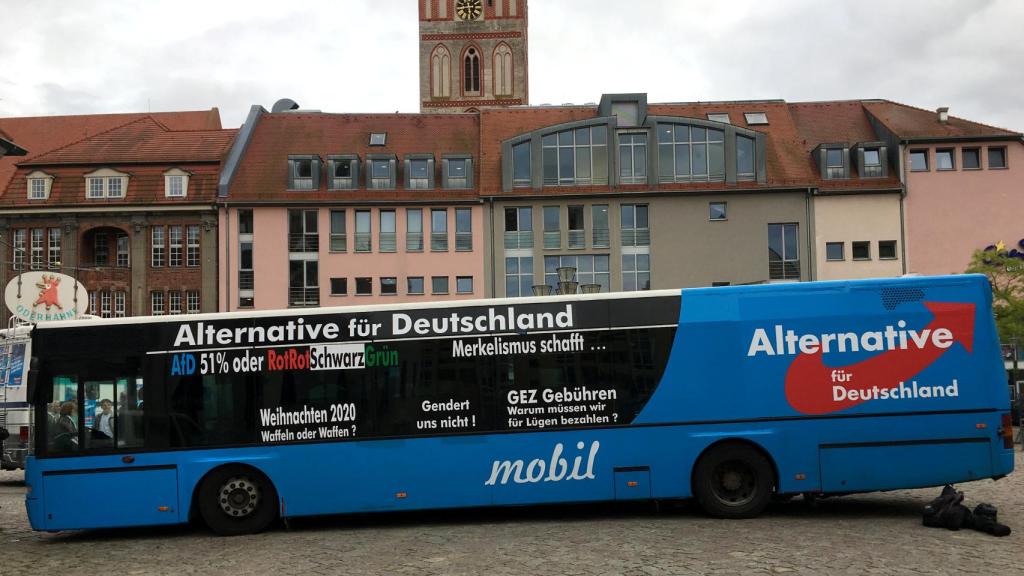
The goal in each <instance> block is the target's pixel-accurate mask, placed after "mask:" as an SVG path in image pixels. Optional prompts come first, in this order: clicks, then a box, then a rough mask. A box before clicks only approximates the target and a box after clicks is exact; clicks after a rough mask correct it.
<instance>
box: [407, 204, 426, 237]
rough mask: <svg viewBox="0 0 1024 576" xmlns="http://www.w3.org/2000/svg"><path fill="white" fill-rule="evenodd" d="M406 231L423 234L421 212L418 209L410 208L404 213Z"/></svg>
mask: <svg viewBox="0 0 1024 576" xmlns="http://www.w3.org/2000/svg"><path fill="white" fill-rule="evenodd" d="M405 218H406V231H407V232H410V233H413V234H418V233H421V232H423V211H422V210H421V209H420V208H410V209H408V210H406V211H405Z"/></svg>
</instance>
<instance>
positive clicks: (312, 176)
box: [288, 155, 320, 190]
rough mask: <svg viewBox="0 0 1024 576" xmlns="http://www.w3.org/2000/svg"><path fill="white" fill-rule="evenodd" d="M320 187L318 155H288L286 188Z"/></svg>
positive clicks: (309, 188)
mask: <svg viewBox="0 0 1024 576" xmlns="http://www.w3.org/2000/svg"><path fill="white" fill-rule="evenodd" d="M319 188H320V157H319V156H316V155H308V156H289V157H288V189H289V190H317V189H319Z"/></svg>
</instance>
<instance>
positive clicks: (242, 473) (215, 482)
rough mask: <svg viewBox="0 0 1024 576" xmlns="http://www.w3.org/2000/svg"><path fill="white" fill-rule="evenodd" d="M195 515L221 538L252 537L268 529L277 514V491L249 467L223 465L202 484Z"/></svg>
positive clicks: (264, 477)
mask: <svg viewBox="0 0 1024 576" xmlns="http://www.w3.org/2000/svg"><path fill="white" fill-rule="evenodd" d="M199 513H200V514H201V515H202V517H203V520H204V521H205V522H206V525H207V526H209V527H210V529H211V530H213V531H214V532H216V533H217V534H220V535H221V536H237V535H241V534H254V533H256V532H259V531H261V530H263V529H265V528H266V527H267V526H269V525H270V523H271V522H272V521H273V520H274V518H275V516H276V515H277V491H276V490H274V486H273V484H271V483H270V480H268V479H267V477H266V476H264V475H263V474H261V473H260V472H258V471H256V470H255V469H253V468H249V467H247V466H224V467H223V468H218V469H216V470H214V471H213V472H211V473H210V474H209V475H208V476H207V477H206V479H205V480H204V481H203V484H202V487H201V488H200V489H199Z"/></svg>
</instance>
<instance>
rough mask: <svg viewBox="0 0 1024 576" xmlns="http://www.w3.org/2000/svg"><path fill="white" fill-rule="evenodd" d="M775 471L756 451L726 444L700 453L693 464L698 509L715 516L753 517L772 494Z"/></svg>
mask: <svg viewBox="0 0 1024 576" xmlns="http://www.w3.org/2000/svg"><path fill="white" fill-rule="evenodd" d="M774 483H775V474H774V472H773V471H772V465H771V462H769V461H768V458H766V457H765V455H764V454H763V453H761V452H760V451H759V450H757V449H755V448H753V447H751V446H749V445H746V444H741V443H734V442H730V443H726V444H721V445H719V446H716V447H714V448H712V449H711V450H710V451H709V452H707V453H706V454H704V455H703V456H701V458H700V460H699V461H698V462H697V465H696V467H694V472H693V493H694V496H696V497H697V501H698V502H700V505H701V508H703V509H704V511H705V512H707V513H708V514H710V515H712V516H717V517H719V518H753V517H754V516H757V515H758V514H760V513H761V512H762V511H763V510H764V509H765V507H766V506H767V505H768V502H769V501H770V500H771V496H772V486H773V485H774Z"/></svg>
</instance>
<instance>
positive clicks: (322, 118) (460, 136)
mask: <svg viewBox="0 0 1024 576" xmlns="http://www.w3.org/2000/svg"><path fill="white" fill-rule="evenodd" d="M478 127H479V117H478V116H477V115H475V114H324V113H314V112H282V113H277V114H270V113H267V114H263V116H262V117H261V118H260V120H259V122H258V123H257V124H256V128H255V129H254V131H253V135H252V139H251V140H250V142H249V145H248V148H247V149H246V152H245V155H244V156H243V157H242V160H241V162H240V164H239V167H238V171H237V173H236V174H235V177H234V179H233V180H232V182H231V186H230V189H229V199H230V200H231V201H239V200H247V201H282V200H286V201H292V202H307V201H310V202H311V201H333V202H337V201H354V202H364V201H403V200H405V201H430V200H434V199H437V200H441V199H476V198H477V197H478V195H477V192H476V190H442V189H440V176H439V175H440V166H441V159H442V155H443V154H458V153H468V154H471V155H472V156H473V158H474V163H473V164H474V166H473V167H474V172H475V174H474V181H475V182H478V181H479V180H478V178H479V175H480V173H481V172H480V168H479V162H477V161H476V159H477V158H479V142H478V140H477V137H478V134H479V128H478ZM371 132H386V133H387V141H386V145H385V146H370V145H369V141H370V133H371ZM303 154H311V155H312V154H315V155H318V156H319V157H320V158H321V159H322V160H323V161H324V163H325V164H326V161H327V157H328V156H331V155H338V154H358V155H359V158H360V160H361V161H364V162H365V160H366V156H367V154H394V155H395V156H396V159H397V160H398V162H399V163H401V161H402V160H403V159H404V158H405V156H406V155H408V154H433V155H434V160H435V166H436V168H437V171H436V174H437V175H438V176H437V188H436V189H435V190H409V191H406V190H404V187H403V182H402V180H403V178H402V168H401V167H400V166H399V168H398V170H397V171H396V172H397V174H396V177H397V180H398V182H396V185H397V186H396V189H395V190H366V189H365V186H364V187H363V188H361V189H359V190H344V191H334V190H331V191H328V190H327V182H326V180H327V178H321V182H320V189H319V190H316V191H301V192H298V191H290V192H286V190H287V187H288V156H289V155H303ZM362 172H364V170H362V169H361V170H360V173H361V174H362ZM362 176H363V178H362V179H363V181H364V182H365V174H362Z"/></svg>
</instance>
